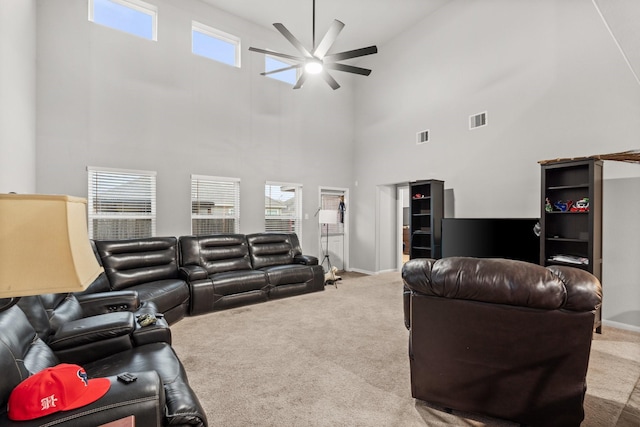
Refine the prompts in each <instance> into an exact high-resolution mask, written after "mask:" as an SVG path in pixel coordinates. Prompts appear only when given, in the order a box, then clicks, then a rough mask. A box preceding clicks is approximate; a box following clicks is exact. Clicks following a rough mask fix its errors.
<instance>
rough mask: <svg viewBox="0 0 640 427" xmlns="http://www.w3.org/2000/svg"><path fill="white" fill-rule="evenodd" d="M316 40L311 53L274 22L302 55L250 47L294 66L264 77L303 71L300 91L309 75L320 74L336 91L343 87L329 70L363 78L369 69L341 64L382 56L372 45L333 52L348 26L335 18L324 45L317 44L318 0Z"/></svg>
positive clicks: (314, 12) (314, 27) (314, 17)
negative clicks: (291, 71)
mask: <svg viewBox="0 0 640 427" xmlns="http://www.w3.org/2000/svg"><path fill="white" fill-rule="evenodd" d="M312 24H313V25H312V31H311V36H312V41H313V43H312V44H311V50H307V48H306V47H304V45H303V44H302V43H300V41H299V40H298V39H297V38H295V36H294V35H293V34H291V32H290V31H289V30H287V28H286V27H285V26H284V25H282V24H281V23H278V22H276V23H274V24H273V26H274V27H275V28H276V30H278V31H279V32H280V34H282V35H283V36H284V37H285V38H286V39H287V40H288V41H289V43H291V45H292V46H293V47H295V48H296V50H297V51H298V52H299V53H300V54H301V55H298V56H294V55H289V54H286V53H280V52H274V51H272V50H267V49H260V48H257V47H250V48H249V50H250V51H252V52H258V53H263V54H265V55H270V56H275V57H277V58H285V59H288V60H289V61H292V65H290V66H288V67H284V68H279V69H277V70H271V71H265V72H262V73H260V74H261V75H263V76H266V75H269V74H276V73H280V72H282V71H288V70H291V69H296V70H297V69H301V70H302V72H301V73H300V75H299V76H298V80H297V82H296V84H295V85H294V86H293V88H294V89H300V88H301V87H302V85H303V84H304V82H305V81H306V80H307V77H308V75H309V74H320V75H321V76H322V78H323V79H324V80H325V81H326V82H327V84H328V85H329V86H331V89H333V90H336V89H338V88H339V87H340V85H339V84H338V82H337V81H336V80H335V79H334V78H333V77H332V76H331V74H329V72H328V71H327V70H335V71H344V72H347V73H352V74H359V75H362V76H368V75H369V74H371V70H369V69H367V68H361V67H355V66H353V65H347V64H342V63H340V62H338V61H343V60H347V59H353V58H359V57H361V56H366V55H371V54H374V53H378V48H377V47H376V46H368V47H363V48H360V49H354V50H347V51H344V52H338V53H329V51H330V50H331V47H332V46H333V43H334V42H335V41H336V38H337V37H338V34H340V31H342V29H343V28H344V23H342V22H340V21H338V20H337V19H334V20H333V22H332V23H331V25H330V26H329V29H328V30H327V32H326V33H325V35H324V37H322V40H321V41H320V43H318V44H317V45H316V0H313V15H312Z"/></svg>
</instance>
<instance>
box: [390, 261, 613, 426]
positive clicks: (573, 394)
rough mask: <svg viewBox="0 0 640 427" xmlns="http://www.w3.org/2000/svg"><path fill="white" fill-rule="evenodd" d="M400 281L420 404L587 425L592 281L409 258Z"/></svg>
mask: <svg viewBox="0 0 640 427" xmlns="http://www.w3.org/2000/svg"><path fill="white" fill-rule="evenodd" d="M402 278H403V279H404V284H405V285H406V288H405V297H407V296H408V298H409V304H406V305H405V310H406V311H405V316H406V317H405V318H406V320H405V324H406V325H407V326H408V327H409V330H410V334H409V362H410V369H411V393H412V396H413V397H415V398H417V399H420V400H424V401H427V402H430V403H433V404H436V405H439V406H442V407H444V408H450V409H457V410H460V411H465V412H472V413H477V414H484V415H489V416H492V417H496V418H501V419H506V420H511V421H515V422H517V423H520V424H524V425H529V426H576V427H577V426H579V425H580V423H581V421H582V420H583V418H584V409H583V401H584V397H585V392H586V387H587V384H586V376H587V368H588V364H589V354H590V349H591V341H592V337H593V330H594V321H595V313H596V310H598V309H599V307H600V305H601V302H602V287H601V284H600V282H599V281H598V279H597V278H596V277H595V276H593V275H592V274H590V273H588V272H586V271H584V270H580V269H577V268H572V267H566V266H549V267H542V266H540V265H536V264H530V263H526V262H522V261H513V260H507V259H480V258H455V257H454V258H443V259H439V260H434V259H412V260H410V261H408V262H407V263H405V264H404V266H403V268H402ZM407 289H408V290H409V293H406V290H407ZM405 301H406V300H405Z"/></svg>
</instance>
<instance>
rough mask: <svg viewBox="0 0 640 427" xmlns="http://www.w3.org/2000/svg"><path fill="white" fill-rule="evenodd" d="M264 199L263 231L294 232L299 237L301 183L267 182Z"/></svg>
mask: <svg viewBox="0 0 640 427" xmlns="http://www.w3.org/2000/svg"><path fill="white" fill-rule="evenodd" d="M264 200H265V204H264V218H265V220H264V229H265V231H284V232H295V233H296V234H297V235H298V238H301V237H302V236H301V231H302V185H300V184H286V183H277V182H267V183H266V185H265V186H264Z"/></svg>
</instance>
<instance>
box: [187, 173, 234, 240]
mask: <svg viewBox="0 0 640 427" xmlns="http://www.w3.org/2000/svg"><path fill="white" fill-rule="evenodd" d="M239 232H240V180H239V179H236V178H220V177H212V176H201V175H192V176H191V233H192V234H193V235H196V236H200V235H208V234H217V233H239Z"/></svg>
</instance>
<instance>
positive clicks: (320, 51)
mask: <svg viewBox="0 0 640 427" xmlns="http://www.w3.org/2000/svg"><path fill="white" fill-rule="evenodd" d="M343 28H344V24H343V23H342V22H340V21H338V20H337V19H334V20H333V22H332V23H331V26H330V27H329V29H328V30H327V33H326V34H325V35H324V37H323V38H322V40H321V41H320V44H319V45H318V47H316V49H315V50H314V51H313V55H314V56H315V57H316V58H320V59H322V58H323V57H324V56H325V55H326V54H327V52H329V49H331V46H332V45H333V43H334V42H335V41H336V38H338V34H340V31H342V29H343Z"/></svg>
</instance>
